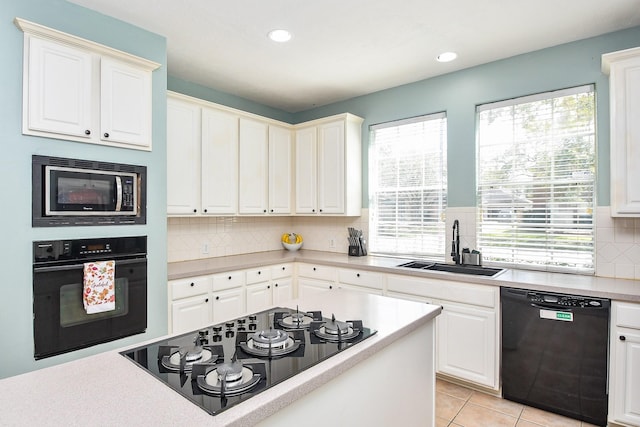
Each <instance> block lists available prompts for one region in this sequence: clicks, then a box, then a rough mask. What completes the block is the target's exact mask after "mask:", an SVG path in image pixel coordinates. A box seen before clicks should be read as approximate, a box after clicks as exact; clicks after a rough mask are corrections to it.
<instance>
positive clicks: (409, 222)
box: [369, 113, 447, 258]
mask: <svg viewBox="0 0 640 427" xmlns="http://www.w3.org/2000/svg"><path fill="white" fill-rule="evenodd" d="M370 130H371V134H370V138H369V181H370V182H369V194H370V200H369V211H370V212H369V213H370V224H369V248H370V251H371V252H375V253H381V254H398V255H424V256H429V257H434V258H443V256H444V253H445V232H444V214H443V213H444V209H445V208H446V194H447V171H446V167H447V158H446V155H447V119H446V116H445V114H444V113H439V114H432V115H428V116H421V117H416V118H412V119H406V120H401V121H395V122H390V123H384V124H380V125H375V126H372V127H371V128H370Z"/></svg>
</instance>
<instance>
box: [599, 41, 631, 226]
mask: <svg viewBox="0 0 640 427" xmlns="http://www.w3.org/2000/svg"><path fill="white" fill-rule="evenodd" d="M602 70H603V72H604V73H605V74H609V110H610V121H611V124H610V127H611V138H610V149H611V216H614V217H638V216H640V186H639V185H638V182H640V168H638V165H639V164H640V120H638V117H639V116H640V47H637V48H634V49H627V50H623V51H619V52H612V53H607V54H604V55H602Z"/></svg>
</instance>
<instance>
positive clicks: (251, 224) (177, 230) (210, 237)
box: [167, 209, 369, 262]
mask: <svg viewBox="0 0 640 427" xmlns="http://www.w3.org/2000/svg"><path fill="white" fill-rule="evenodd" d="M368 218H369V212H368V209H363V210H362V216H360V217H329V216H326V217H325V216H322V217H320V216H317V217H286V216H282V217H279V216H273V217H271V216H269V217H206V218H205V217H197V218H196V217H193V218H169V219H168V222H167V229H168V230H167V231H168V232H167V239H168V260H169V262H176V261H186V260H192V259H200V258H209V257H220V256H226V255H238V254H245V253H252V252H264V251H273V250H279V249H283V248H282V245H281V244H280V236H282V234H283V233H285V232H288V233H297V234H300V235H301V236H302V237H303V239H304V244H303V246H302V247H303V248H306V249H312V250H318V251H326V252H338V253H347V250H348V246H349V245H348V242H347V235H348V233H347V227H355V228H358V229H361V230H363V232H364V235H365V236H368V235H369V232H368V231H369V222H368Z"/></svg>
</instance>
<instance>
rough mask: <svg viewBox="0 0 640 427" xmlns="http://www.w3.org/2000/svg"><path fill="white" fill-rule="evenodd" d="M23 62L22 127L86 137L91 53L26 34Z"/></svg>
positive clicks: (90, 121) (87, 135)
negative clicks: (27, 36)
mask: <svg viewBox="0 0 640 427" xmlns="http://www.w3.org/2000/svg"><path fill="white" fill-rule="evenodd" d="M27 64H28V65H29V68H28V70H29V71H28V76H27V78H26V79H25V82H28V86H26V87H25V89H27V92H26V94H27V97H28V98H27V100H26V101H27V102H25V103H24V107H25V111H24V112H25V113H26V114H25V119H26V120H25V123H24V125H25V126H26V129H24V130H25V131H29V130H33V131H43V132H52V133H58V134H61V135H73V136H76V137H79V138H87V139H88V138H90V137H91V135H90V134H91V127H92V122H93V120H92V117H91V112H92V111H91V110H92V108H91V84H92V83H91V81H92V77H91V71H92V65H91V64H92V58H91V54H90V53H88V52H85V51H82V50H78V49H75V48H71V47H68V46H65V45H62V44H60V43H55V42H52V41H49V40H43V39H39V38H35V37H30V38H29V55H28V59H27V60H26V61H25V65H27ZM25 133H26V132H25Z"/></svg>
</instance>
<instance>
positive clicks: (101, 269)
mask: <svg viewBox="0 0 640 427" xmlns="http://www.w3.org/2000/svg"><path fill="white" fill-rule="evenodd" d="M115 273H116V262H115V261H98V262H86V263H85V264H84V280H83V283H84V291H83V293H82V296H83V298H82V299H83V302H84V309H85V310H86V312H87V314H94V313H102V312H104V311H111V310H115V309H116V292H115Z"/></svg>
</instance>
